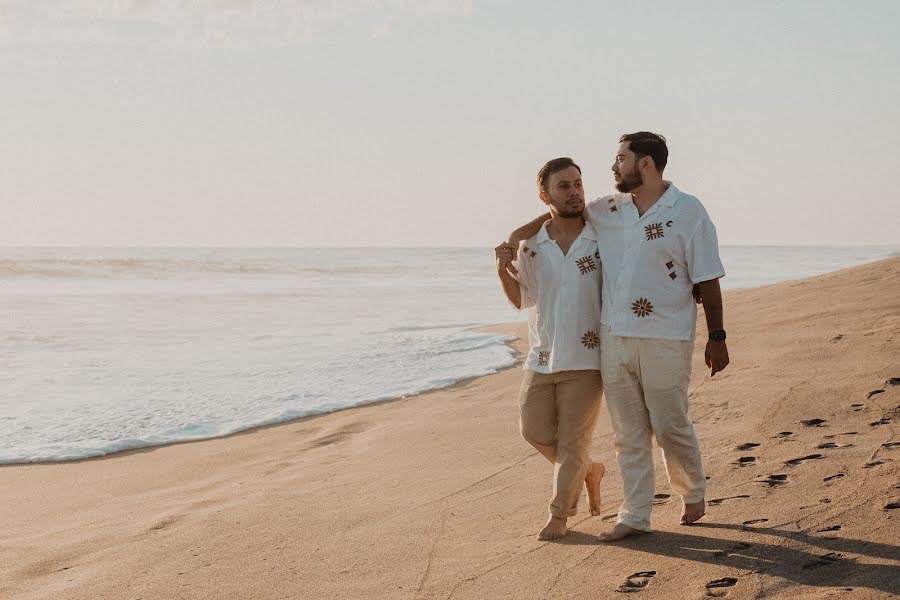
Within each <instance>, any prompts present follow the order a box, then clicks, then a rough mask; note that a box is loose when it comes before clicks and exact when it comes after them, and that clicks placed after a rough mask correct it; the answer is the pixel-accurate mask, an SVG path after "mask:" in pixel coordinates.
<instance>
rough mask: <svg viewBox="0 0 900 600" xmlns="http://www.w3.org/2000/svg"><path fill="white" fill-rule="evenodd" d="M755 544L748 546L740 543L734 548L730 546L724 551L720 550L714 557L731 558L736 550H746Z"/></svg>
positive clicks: (745, 543)
mask: <svg viewBox="0 0 900 600" xmlns="http://www.w3.org/2000/svg"><path fill="white" fill-rule="evenodd" d="M752 547H753V544H748V543H747V542H738V543H737V544H735V545H734V546H729V547H728V548H725V549H724V550H719V551H718V552H715V553H714V554H713V555H714V556H718V557H723V556H730V555H731V554H732V553H733V552H734V551H736V550H746V549H747V548H752Z"/></svg>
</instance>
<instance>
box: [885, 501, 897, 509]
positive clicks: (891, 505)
mask: <svg viewBox="0 0 900 600" xmlns="http://www.w3.org/2000/svg"><path fill="white" fill-rule="evenodd" d="M895 508H900V502H890V503H888V504H885V505H884V510H894V509H895Z"/></svg>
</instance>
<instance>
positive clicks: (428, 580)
mask: <svg viewBox="0 0 900 600" xmlns="http://www.w3.org/2000/svg"><path fill="white" fill-rule="evenodd" d="M898 275H900V259H896V258H895V259H888V260H884V261H879V262H876V263H871V264H867V265H864V266H860V267H853V268H850V269H846V270H842V271H837V272H833V273H829V274H826V275H821V276H817V277H813V278H809V279H804V280H794V281H788V282H783V283H778V284H770V285H767V286H763V287H760V288H747V289H742V290H735V291H732V292H727V293H726V294H725V315H726V327H727V328H728V330H729V347H730V350H731V353H732V365H731V366H730V367H729V369H728V370H726V371H725V372H724V373H722V374H721V375H717V376H716V377H715V378H713V379H710V378H709V377H708V373H704V368H702V344H701V343H700V342H698V343H697V344H696V347H695V355H694V373H693V375H692V379H691V387H690V391H691V416H692V418H693V419H694V420H695V425H696V429H697V432H698V436H699V438H700V443H701V447H702V451H703V457H704V461H705V463H706V466H707V471H708V474H709V475H710V497H709V498H708V500H718V502H716V503H714V504H711V506H710V508H709V510H708V513H709V514H708V515H707V517H706V518H705V519H704V521H703V524H702V525H700V526H696V527H693V528H684V527H678V526H676V525H675V524H674V522H675V517H676V516H677V513H678V509H679V508H680V507H679V503H678V502H677V500H676V498H675V497H674V496H673V495H672V493H671V491H670V490H668V484H667V483H666V482H665V476H664V473H663V472H662V470H661V465H660V464H659V460H658V457H657V482H658V483H657V491H658V492H661V493H663V492H665V493H666V494H662V495H661V496H660V497H659V498H657V504H658V506H656V507H655V511H654V519H655V520H654V527H655V529H656V533H654V534H653V535H652V536H648V537H647V538H646V541H641V540H639V539H635V540H633V541H630V542H628V543H626V544H623V545H621V546H617V547H615V548H613V547H608V546H598V545H596V544H595V543H594V541H593V540H594V536H595V534H596V533H597V532H599V531H601V530H603V529H604V528H606V527H608V526H609V522H610V519H611V515H614V512H615V508H616V507H617V505H618V501H619V500H620V499H621V492H620V490H619V489H618V488H619V486H620V485H621V482H620V480H619V479H618V476H617V473H616V472H617V471H618V468H617V466H616V465H615V458H614V453H613V450H612V434H611V429H610V427H609V422H608V416H607V415H606V414H605V412H606V409H605V408H604V409H603V415H602V417H601V423H600V425H599V427H598V430H597V432H596V434H595V437H594V441H593V452H594V455H595V457H596V458H600V459H602V460H603V461H604V462H606V463H607V466H608V467H609V468H610V471H611V472H610V475H609V476H608V477H607V479H606V480H605V482H604V498H605V499H604V502H603V509H604V513H603V514H604V516H603V517H601V518H589V517H586V516H585V513H584V512H583V506H582V512H580V513H579V515H578V516H577V517H576V518H574V519H573V521H572V526H573V531H572V533H570V535H569V536H567V538H566V540H565V541H564V542H563V543H562V544H545V543H540V542H537V541H536V540H535V539H534V534H535V533H536V531H537V529H538V528H539V526H540V525H542V522H543V515H544V514H545V512H546V501H547V497H548V495H549V482H550V477H549V467H548V466H547V465H546V464H544V463H543V462H542V460H541V459H540V457H538V456H535V453H534V452H533V451H532V449H531V448H530V447H529V446H527V444H525V442H523V441H522V440H521V439H520V438H519V436H518V431H517V426H518V424H517V409H516V405H515V397H516V393H517V390H518V383H519V381H520V380H521V373H520V371H521V360H522V355H523V352H524V350H525V348H526V338H527V332H526V326H525V324H524V323H511V324H500V325H495V326H491V327H489V328H479V330H487V331H490V332H492V333H502V334H504V335H510V336H514V337H515V338H516V339H514V340H512V341H511V342H510V344H511V346H512V348H513V349H514V350H515V351H516V352H517V355H516V361H515V365H513V366H511V367H508V368H504V369H501V370H499V371H498V372H497V373H495V374H492V375H486V376H479V377H474V378H470V379H466V380H462V381H458V382H456V383H454V384H452V385H451V386H449V387H446V388H441V389H438V390H431V391H428V392H425V393H422V394H416V395H414V396H409V397H405V398H394V399H388V400H382V401H378V402H375V403H369V404H364V405H361V406H355V407H350V408H346V409H341V410H339V411H335V412H330V413H324V414H318V415H310V416H306V417H301V418H300V419H297V420H291V421H288V422H283V423H275V424H269V425H262V426H258V427H253V428H250V429H247V430H244V431H241V432H237V433H233V434H229V435H227V436H222V437H218V438H212V439H204V440H194V441H183V442H174V443H171V444H166V445H161V446H152V447H144V448H137V449H132V450H124V451H122V452H117V453H115V454H111V455H106V456H99V457H92V458H86V459H77V460H72V461H63V462H56V461H53V462H43V463H26V464H6V465H0V504H2V505H3V506H7V507H9V509H10V510H8V511H3V514H2V515H0V532H3V533H0V558H3V559H4V560H3V564H4V566H3V567H2V568H0V596H3V597H4V598H11V599H16V600H19V599H22V600H24V599H31V598H42V599H43V598H47V599H53V598H106V597H109V598H120V597H142V598H145V599H146V598H198V597H216V598H246V597H266V598H269V597H301V598H304V597H313V596H315V597H327V598H331V597H334V598H338V597H341V598H348V597H349V598H357V597H359V598H363V597H365V598H398V597H402V598H407V597H408V598H422V597H440V598H445V597H448V594H449V595H453V597H455V598H459V597H471V598H478V597H496V596H504V595H509V596H514V597H520V598H529V597H535V598H536V597H539V596H541V595H542V594H544V595H545V596H546V597H560V598H564V597H578V596H580V595H584V594H601V596H602V595H603V594H605V593H606V592H610V593H611V592H614V591H615V590H616V589H617V588H618V587H619V586H622V585H625V582H626V581H630V579H629V576H630V575H631V574H634V573H637V572H641V571H646V572H649V571H656V573H655V574H654V575H653V576H652V577H644V579H643V580H641V581H643V582H644V583H645V587H644V588H643V589H642V591H643V592H644V593H645V595H646V596H647V597H663V596H667V597H697V596H700V595H703V594H704V593H706V592H707V591H709V590H713V591H715V590H723V591H727V592H730V593H732V594H733V595H734V597H745V596H747V595H754V594H759V593H761V592H765V593H766V594H767V597H770V596H771V597H788V596H791V597H797V596H799V597H810V598H813V597H823V596H822V595H821V594H832V593H833V594H836V595H837V594H844V595H849V596H850V597H861V598H862V597H865V598H869V597H879V598H880V597H890V596H891V595H893V594H895V593H898V589H897V585H898V583H897V582H898V581H900V561H898V560H897V559H896V546H892V545H891V544H892V543H894V540H896V539H897V538H898V534H900V527H898V521H897V519H898V517H897V513H895V512H891V511H892V510H893V509H887V508H886V507H887V506H888V505H890V504H891V503H892V502H896V501H898V500H900V492H898V491H897V488H896V487H895V486H896V480H897V475H898V473H900V470H898V461H897V456H896V454H891V453H892V452H896V450H894V448H895V446H892V445H891V444H893V443H894V442H895V441H896V433H895V429H894V428H895V427H896V425H895V423H894V422H895V421H897V419H898V418H900V414H897V408H896V407H897V406H898V400H900V386H895V385H891V384H889V383H885V382H886V381H888V380H890V379H891V378H892V377H898V376H900V372H894V371H897V369H898V367H897V365H900V350H898V347H900V300H898V299H897V296H898V294H897V293H896V283H895V282H896V281H897V280H898V279H897V276H898ZM704 337H705V327H704V325H703V319H702V315H701V318H700V319H699V322H698V335H697V338H698V340H702V339H704ZM892 369H893V370H892ZM876 390H882V391H879V392H877V393H875V394H873V395H870V392H875V391H876ZM856 405H858V406H856ZM812 419H823V420H824V423H822V424H820V425H821V426H820V427H817V426H807V425H804V424H803V421H810V420H812ZM885 419H886V420H887V421H886V422H884V423H881V424H878V425H874V424H873V423H878V422H880V421H884V420H885ZM786 431H790V432H791V433H790V435H781V434H782V433H785V432H786ZM829 436H830V437H829ZM742 444H756V446H751V447H749V448H748V449H747V450H744V451H737V450H735V448H736V447H737V446H738V445H742ZM819 446H822V447H819ZM814 454H816V455H818V456H817V457H815V458H810V457H811V456H812V455H814ZM742 457H748V458H752V459H753V460H752V461H751V460H749V459H748V460H747V461H745V462H744V463H743V464H744V465H745V466H739V464H741V463H739V462H738V459H740V458H742ZM797 459H802V460H800V461H799V462H796V463H791V461H795V460H797ZM871 463H878V464H872V465H871V466H866V465H869V464H871ZM826 471H827V473H826ZM772 475H785V481H786V483H784V484H781V483H772V481H777V478H776V479H774V480H773V479H770V480H769V482H768V483H766V478H771V476H772ZM832 475H834V476H835V477H834V478H833V479H828V480H827V481H825V480H824V479H826V478H828V477H831V476H832ZM788 490H789V491H788ZM663 496H665V497H663ZM824 500H828V501H827V502H825V501H824ZM763 519H765V520H763ZM835 526H837V527H839V528H838V529H834V527H835ZM828 527H831V528H832V529H830V530H829V531H827V532H825V531H818V530H820V529H826V528H828ZM63 533H64V534H65V535H62V534H63ZM891 549H893V554H891ZM829 553H830V554H831V555H832V556H830V557H826V556H827V555H828V554H829ZM836 555H840V556H836ZM766 556H774V557H775V558H776V559H777V560H778V561H779V564H776V565H775V566H773V565H772V562H771V560H769V559H767V558H765V557H766ZM781 563H783V564H781ZM791 564H793V568H794V570H796V573H795V572H794V570H792V567H791ZM807 564H808V565H809V566H806V567H804V566H803V565H807ZM562 566H564V568H562V569H560V567H562ZM729 577H730V578H733V579H735V583H734V584H732V585H728V586H724V587H722V588H719V587H712V588H709V587H706V585H707V584H708V583H709V582H711V581H715V580H717V579H722V578H729ZM635 581H637V579H635ZM848 587H852V588H853V590H852V591H846V590H845V589H844V588H848ZM492 594H494V595H493V596H492Z"/></svg>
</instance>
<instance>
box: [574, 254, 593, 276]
mask: <svg viewBox="0 0 900 600" xmlns="http://www.w3.org/2000/svg"><path fill="white" fill-rule="evenodd" d="M575 264H576V265H578V270H579V271H581V274H582V275H584V274H586V273H590V272H591V271H596V270H597V265H596V264H594V257H592V256H583V257H581V258H579V259H578V260H576V261H575Z"/></svg>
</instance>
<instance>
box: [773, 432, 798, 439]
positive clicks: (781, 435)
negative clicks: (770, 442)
mask: <svg viewBox="0 0 900 600" xmlns="http://www.w3.org/2000/svg"><path fill="white" fill-rule="evenodd" d="M793 435H794V432H793V431H779V432H778V433H776V434H775V437H780V438H789V437H791V436H793Z"/></svg>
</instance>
